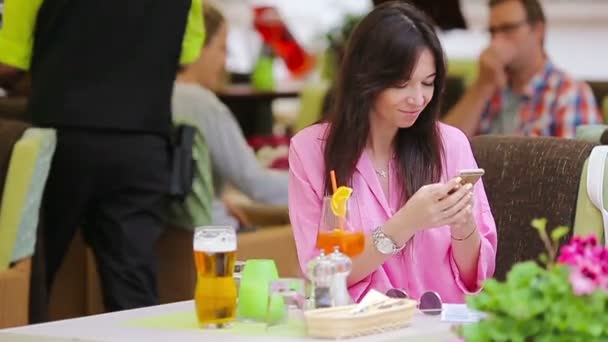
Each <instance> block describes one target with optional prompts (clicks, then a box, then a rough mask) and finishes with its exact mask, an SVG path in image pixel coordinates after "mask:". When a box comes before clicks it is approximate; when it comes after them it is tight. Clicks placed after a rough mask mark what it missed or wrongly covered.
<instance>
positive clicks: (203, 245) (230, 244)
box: [194, 235, 236, 253]
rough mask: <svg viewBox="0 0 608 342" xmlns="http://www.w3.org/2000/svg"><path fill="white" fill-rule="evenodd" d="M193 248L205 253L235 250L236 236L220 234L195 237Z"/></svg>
mask: <svg viewBox="0 0 608 342" xmlns="http://www.w3.org/2000/svg"><path fill="white" fill-rule="evenodd" d="M194 250H195V251H199V252H207V253H224V252H232V251H236V236H234V235H220V236H216V237H213V238H205V239H202V238H198V239H197V238H195V239H194Z"/></svg>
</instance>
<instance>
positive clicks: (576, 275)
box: [568, 269, 596, 296]
mask: <svg viewBox="0 0 608 342" xmlns="http://www.w3.org/2000/svg"><path fill="white" fill-rule="evenodd" d="M568 278H569V279H568V280H570V285H572V291H574V294H576V295H577V296H584V295H588V294H591V293H593V291H595V289H596V286H595V284H594V283H593V281H591V280H590V279H589V278H587V277H585V276H584V275H583V274H582V273H581V272H579V271H578V270H576V269H573V270H572V271H571V272H570V276H569V277H568Z"/></svg>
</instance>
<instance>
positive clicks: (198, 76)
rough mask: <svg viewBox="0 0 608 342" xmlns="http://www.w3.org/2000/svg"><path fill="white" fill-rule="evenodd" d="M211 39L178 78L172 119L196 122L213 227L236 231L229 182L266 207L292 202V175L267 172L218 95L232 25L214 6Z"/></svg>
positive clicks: (208, 27)
mask: <svg viewBox="0 0 608 342" xmlns="http://www.w3.org/2000/svg"><path fill="white" fill-rule="evenodd" d="M203 16H204V22H205V32H206V35H207V40H206V41H205V45H204V46H203V47H202V49H201V54H200V57H199V59H198V60H196V61H195V62H194V63H192V64H189V65H188V66H186V67H185V68H184V69H183V70H182V71H181V72H180V73H179V74H178V75H177V81H176V83H175V88H174V92H173V119H174V121H177V122H193V123H196V126H197V128H198V129H199V130H200V131H201V132H202V133H203V135H204V137H205V142H206V143H207V145H208V147H209V154H210V157H211V164H212V168H213V180H214V183H215V193H216V200H215V201H214V203H213V213H212V216H213V218H212V219H213V223H214V224H228V225H232V226H234V227H237V226H238V225H239V224H238V222H237V219H236V218H235V217H233V216H232V215H231V213H229V212H228V210H227V209H226V207H225V206H224V204H223V202H222V200H221V199H220V198H221V195H222V191H223V189H224V186H225V184H226V183H230V184H232V185H234V186H235V187H236V188H237V189H239V190H240V191H242V192H243V193H244V194H246V195H247V196H249V197H250V198H251V199H253V200H256V201H260V202H263V203H269V204H275V205H285V204H286V203H287V173H286V172H279V171H273V170H269V169H266V168H264V167H263V166H262V165H261V164H260V163H259V162H258V160H257V159H256V156H255V153H254V152H253V150H252V149H251V148H250V147H249V145H248V144H247V141H246V140H245V137H244V136H243V132H242V131H241V128H240V127H239V125H238V123H237V122H236V119H235V118H234V116H233V115H232V113H231V112H230V109H228V107H226V105H224V104H223V103H222V102H221V101H220V99H219V98H218V97H217V96H216V95H215V93H214V91H216V90H217V89H218V88H219V86H220V85H221V81H222V78H223V75H224V65H225V62H226V39H227V34H228V25H227V23H226V20H225V18H224V16H223V15H222V14H221V13H220V12H219V11H218V10H217V9H216V8H215V7H213V6H211V5H208V4H205V5H204V8H203Z"/></svg>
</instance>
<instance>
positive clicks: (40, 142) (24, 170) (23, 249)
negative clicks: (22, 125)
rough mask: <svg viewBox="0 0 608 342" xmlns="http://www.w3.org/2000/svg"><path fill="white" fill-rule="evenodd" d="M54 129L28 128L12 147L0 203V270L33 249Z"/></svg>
mask: <svg viewBox="0 0 608 342" xmlns="http://www.w3.org/2000/svg"><path fill="white" fill-rule="evenodd" d="M55 144H56V138H55V131H54V130H51V129H39V128H29V129H28V130H26V132H25V133H24V134H23V137H21V139H19V141H17V143H16V144H15V146H14V147H13V154H12V156H11V160H10V163H9V168H8V172H7V175H6V184H5V186H4V192H3V194H2V206H1V207H0V271H2V270H5V269H6V268H8V267H9V264H10V263H11V262H12V261H16V260H19V259H22V258H25V257H28V256H31V255H32V254H33V252H34V245H35V242H36V229H37V227H38V217H39V212H40V203H41V200H42V193H43V190H44V185H45V184H46V179H47V176H48V172H49V168H50V165H51V160H52V156H53V153H54V151H55Z"/></svg>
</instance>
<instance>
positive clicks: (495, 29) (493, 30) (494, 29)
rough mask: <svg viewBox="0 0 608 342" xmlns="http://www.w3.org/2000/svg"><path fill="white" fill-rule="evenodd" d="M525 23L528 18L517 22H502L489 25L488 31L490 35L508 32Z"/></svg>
mask: <svg viewBox="0 0 608 342" xmlns="http://www.w3.org/2000/svg"><path fill="white" fill-rule="evenodd" d="M527 23H528V20H522V21H518V22H514V23H506V24H502V25H496V26H490V27H489V28H488V32H490V35H491V36H494V35H496V34H498V33H505V34H509V33H511V32H513V31H515V30H517V29H518V28H520V27H521V26H523V25H526V24H527Z"/></svg>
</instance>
